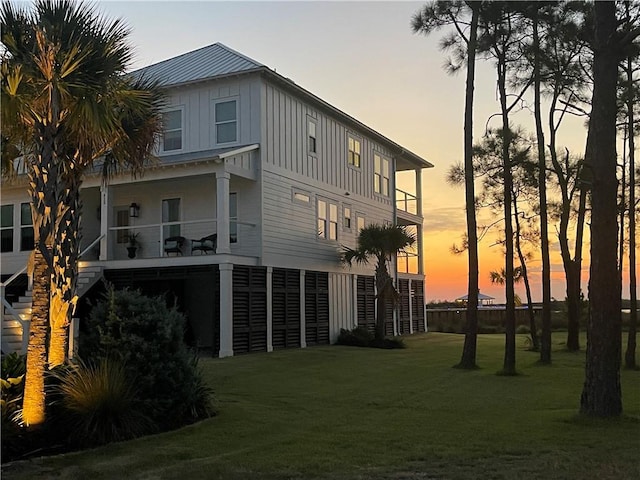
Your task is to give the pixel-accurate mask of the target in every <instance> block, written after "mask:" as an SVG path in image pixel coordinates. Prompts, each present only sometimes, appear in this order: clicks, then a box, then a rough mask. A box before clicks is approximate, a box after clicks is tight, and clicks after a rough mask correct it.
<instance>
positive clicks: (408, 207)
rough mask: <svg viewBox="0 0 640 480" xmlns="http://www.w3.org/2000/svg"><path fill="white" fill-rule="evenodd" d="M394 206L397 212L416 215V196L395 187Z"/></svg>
mask: <svg viewBox="0 0 640 480" xmlns="http://www.w3.org/2000/svg"><path fill="white" fill-rule="evenodd" d="M396 208H397V209H398V211H399V212H406V213H410V214H412V215H416V216H417V215H418V198H417V197H416V196H415V195H412V194H411V193H409V192H405V191H404V190H400V189H399V188H398V189H396Z"/></svg>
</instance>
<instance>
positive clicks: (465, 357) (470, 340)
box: [458, 2, 480, 369]
mask: <svg viewBox="0 0 640 480" xmlns="http://www.w3.org/2000/svg"><path fill="white" fill-rule="evenodd" d="M467 4H468V5H469V7H470V8H471V12H472V13H471V30H470V32H469V41H468V43H467V84H466V93H465V106H464V186H465V207H466V215H467V245H468V248H467V253H468V270H469V281H468V288H467V300H468V301H467V325H466V329H465V336H464V347H463V348H462V358H461V359H460V363H459V364H458V367H460V368H469V369H471V368H476V350H477V341H478V227H477V222H476V194H475V184H474V181H475V178H474V174H473V93H474V84H475V70H476V48H477V47H476V44H477V38H478V17H479V15H480V5H479V3H477V2H468V3H467Z"/></svg>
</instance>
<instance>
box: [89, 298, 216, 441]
mask: <svg viewBox="0 0 640 480" xmlns="http://www.w3.org/2000/svg"><path fill="white" fill-rule="evenodd" d="M185 324H186V321H185V318H184V315H182V314H181V313H180V312H178V310H177V309H176V308H175V306H174V307H173V308H168V307H167V306H166V301H165V299H164V298H163V297H155V298H149V297H145V296H143V295H142V294H141V293H140V292H138V291H132V290H127V289H125V290H119V291H116V290H114V289H113V287H109V288H108V290H107V292H106V293H105V295H104V298H103V299H102V300H101V301H99V302H98V304H97V305H95V306H94V307H93V309H92V310H91V313H90V315H89V318H88V319H87V331H88V332H89V333H88V334H87V335H85V336H83V337H81V338H80V347H79V352H80V355H81V357H82V358H85V359H86V360H87V361H93V362H97V361H99V360H100V359H101V358H106V357H114V358H116V359H119V360H120V361H121V362H122V364H124V365H125V366H126V370H127V372H128V373H129V374H130V375H131V376H135V378H136V386H137V394H138V396H139V398H140V400H141V401H142V404H143V408H144V411H145V412H146V413H147V415H149V417H151V418H152V419H153V420H154V421H155V422H156V423H157V424H158V425H159V426H160V428H161V429H167V428H175V427H177V426H180V425H184V424H185V423H190V422H193V421H196V420H198V419H201V418H205V417H208V416H210V415H212V414H213V409H212V406H211V391H210V389H209V388H208V387H207V386H206V385H205V383H204V380H203V379H202V377H201V373H200V371H199V370H198V368H197V359H196V358H195V353H193V352H191V351H189V350H188V349H187V347H186V345H185V344H184V341H183V338H184V329H185Z"/></svg>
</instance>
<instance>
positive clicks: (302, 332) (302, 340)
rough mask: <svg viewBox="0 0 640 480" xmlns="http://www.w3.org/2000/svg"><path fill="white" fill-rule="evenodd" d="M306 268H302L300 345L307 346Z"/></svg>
mask: <svg viewBox="0 0 640 480" xmlns="http://www.w3.org/2000/svg"><path fill="white" fill-rule="evenodd" d="M304 274H305V271H304V270H300V347H301V348H306V347H307V317H306V312H305V311H306V305H305V299H306V293H305V284H304Z"/></svg>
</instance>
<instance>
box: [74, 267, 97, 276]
mask: <svg viewBox="0 0 640 480" xmlns="http://www.w3.org/2000/svg"><path fill="white" fill-rule="evenodd" d="M101 271H102V267H81V268H80V269H79V271H78V272H79V274H80V275H82V274H83V273H85V272H86V273H100V272H101Z"/></svg>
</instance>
